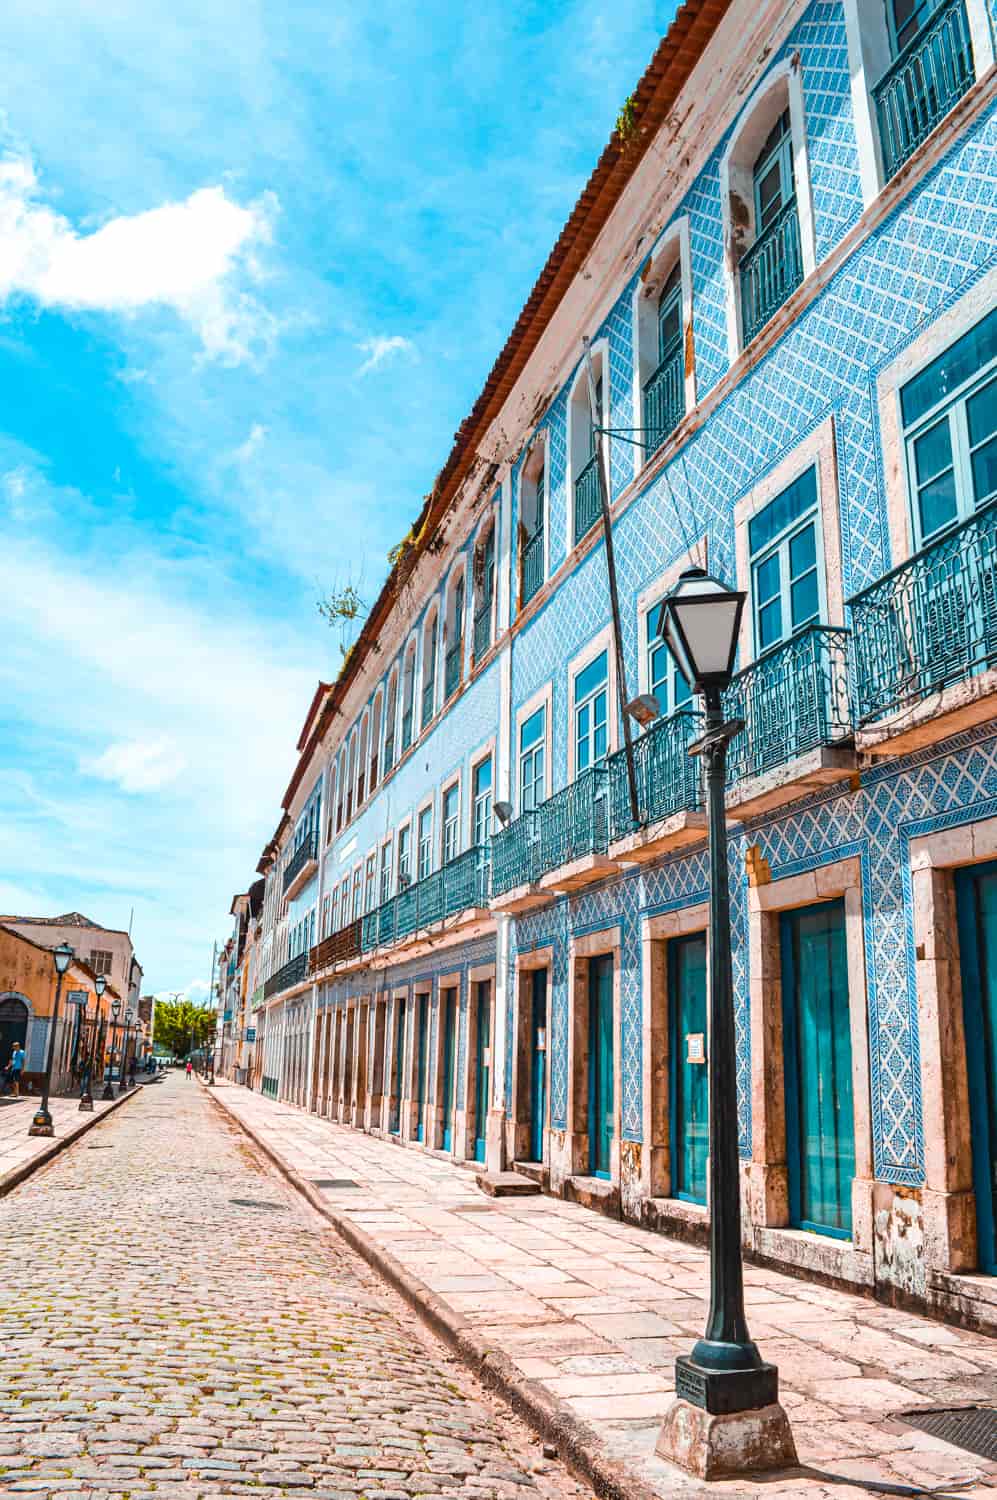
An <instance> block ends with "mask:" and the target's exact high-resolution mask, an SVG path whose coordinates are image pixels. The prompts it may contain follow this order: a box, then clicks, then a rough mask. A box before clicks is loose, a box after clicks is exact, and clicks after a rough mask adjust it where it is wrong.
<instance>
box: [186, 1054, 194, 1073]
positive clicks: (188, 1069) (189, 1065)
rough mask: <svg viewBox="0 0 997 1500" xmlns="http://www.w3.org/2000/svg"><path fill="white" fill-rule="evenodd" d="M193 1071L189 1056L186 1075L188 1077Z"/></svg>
mask: <svg viewBox="0 0 997 1500" xmlns="http://www.w3.org/2000/svg"><path fill="white" fill-rule="evenodd" d="M193 1071H194V1064H193V1063H192V1062H191V1060H190V1058H189V1057H188V1059H187V1077H188V1078H189V1077H190V1075H191V1074H192V1073H193Z"/></svg>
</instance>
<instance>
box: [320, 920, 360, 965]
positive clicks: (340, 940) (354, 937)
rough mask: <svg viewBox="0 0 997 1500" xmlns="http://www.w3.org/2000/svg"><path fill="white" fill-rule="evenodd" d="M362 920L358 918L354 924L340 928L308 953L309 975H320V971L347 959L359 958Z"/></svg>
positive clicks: (350, 923) (348, 923) (349, 923)
mask: <svg viewBox="0 0 997 1500" xmlns="http://www.w3.org/2000/svg"><path fill="white" fill-rule="evenodd" d="M360 937H361V919H360V918H359V917H357V918H356V919H355V920H354V921H352V922H347V924H346V926H345V927H340V928H339V929H338V931H336V932H333V933H331V934H330V935H329V937H327V938H323V939H322V941H321V942H320V943H316V944H315V947H314V948H311V949H309V953H308V972H309V974H316V973H318V971H319V969H327V968H328V967H329V966H330V964H337V963H345V962H346V960H347V959H351V958H357V957H359V954H360V951H361V949H360Z"/></svg>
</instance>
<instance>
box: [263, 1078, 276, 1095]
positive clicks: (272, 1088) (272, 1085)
mask: <svg viewBox="0 0 997 1500" xmlns="http://www.w3.org/2000/svg"><path fill="white" fill-rule="evenodd" d="M260 1093H261V1094H263V1095H265V1097H266V1098H267V1099H276V1097H277V1080H276V1078H268V1077H267V1076H266V1074H264V1076H263V1081H262V1083H261V1084H260Z"/></svg>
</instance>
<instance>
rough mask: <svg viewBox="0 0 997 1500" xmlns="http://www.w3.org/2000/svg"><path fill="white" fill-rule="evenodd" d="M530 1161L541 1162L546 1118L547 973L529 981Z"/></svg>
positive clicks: (536, 972) (537, 971)
mask: <svg viewBox="0 0 997 1500" xmlns="http://www.w3.org/2000/svg"><path fill="white" fill-rule="evenodd" d="M530 1012H531V1013H530V1161H543V1159H544V1123H545V1121H546V1118H547V970H546V969H534V971H533V974H532V975H531V981H530Z"/></svg>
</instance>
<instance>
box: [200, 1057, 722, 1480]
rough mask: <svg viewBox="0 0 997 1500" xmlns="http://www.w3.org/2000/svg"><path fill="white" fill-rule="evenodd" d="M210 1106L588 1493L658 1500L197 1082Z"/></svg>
mask: <svg viewBox="0 0 997 1500" xmlns="http://www.w3.org/2000/svg"><path fill="white" fill-rule="evenodd" d="M202 1087H203V1088H204V1089H205V1091H206V1092H207V1093H208V1095H209V1097H210V1099H211V1101H212V1103H213V1104H214V1105H215V1107H216V1108H217V1109H218V1110H220V1111H221V1112H222V1114H224V1115H225V1117H226V1118H227V1119H229V1120H231V1121H232V1122H233V1123H234V1124H236V1125H237V1126H238V1127H239V1129H240V1130H242V1131H243V1132H244V1133H245V1134H246V1135H247V1136H248V1137H249V1139H250V1140H251V1141H252V1142H253V1143H254V1144H255V1145H256V1146H257V1147H258V1148H259V1150H260V1151H262V1152H263V1154H264V1156H266V1157H267V1159H268V1160H269V1161H270V1162H272V1163H273V1165H274V1166H275V1167H276V1168H277V1170H278V1171H279V1172H280V1173H281V1175H282V1176H283V1177H285V1178H286V1179H287V1181H288V1182H289V1183H290V1185H291V1186H292V1187H293V1188H294V1189H295V1190H296V1191H297V1192H298V1193H300V1194H301V1196H302V1197H303V1198H305V1199H307V1201H308V1202H309V1203H310V1204H311V1206H312V1208H314V1209H315V1211H316V1212H317V1213H319V1214H321V1216H322V1218H323V1219H325V1220H326V1221H327V1222H328V1223H329V1224H331V1225H332V1227H333V1229H335V1230H336V1232H337V1234H339V1235H340V1236H341V1238H342V1239H344V1240H345V1241H346V1243H347V1244H348V1245H349V1247H350V1249H351V1250H354V1251H356V1253H357V1254H358V1255H359V1256H360V1257H361V1258H362V1259H363V1260H365V1261H366V1262H367V1264H368V1265H369V1266H372V1267H373V1268H374V1270H375V1271H377V1272H378V1273H379V1274H380V1275H381V1276H383V1278H384V1279H385V1281H387V1282H388V1284H389V1285H390V1286H392V1287H394V1289H395V1291H397V1292H399V1293H400V1294H401V1296H402V1297H404V1298H405V1301H406V1302H407V1303H408V1304H409V1306H410V1307H412V1308H414V1310H415V1311H416V1312H417V1313H418V1314H419V1315H420V1316H421V1317H422V1318H423V1319H424V1320H425V1321H426V1322H427V1323H428V1324H429V1326H430V1328H431V1329H432V1330H433V1331H434V1333H436V1334H437V1335H438V1336H439V1337H440V1338H442V1339H443V1340H444V1342H445V1343H447V1344H449V1345H450V1347H451V1348H452V1349H453V1350H454V1351H455V1352H456V1354H457V1355H458V1356H459V1357H460V1359H462V1360H463V1362H464V1363H465V1364H466V1365H468V1366H469V1367H470V1369H471V1370H472V1371H473V1372H474V1374H475V1375H476V1376H477V1377H478V1379H479V1380H480V1381H481V1382H482V1384H484V1385H486V1386H488V1387H489V1388H490V1389H492V1390H494V1391H497V1392H498V1393H499V1394H500V1395H501V1396H503V1397H504V1398H505V1400H506V1401H507V1402H508V1403H509V1405H510V1406H511V1407H512V1408H513V1410H514V1411H515V1412H516V1413H517V1415H519V1416H520V1417H522V1418H523V1419H524V1420H525V1421H526V1422H528V1423H529V1425H530V1426H531V1427H532V1428H533V1430H534V1431H535V1432H536V1433H537V1434H538V1436H539V1437H540V1438H542V1439H543V1441H544V1442H549V1443H553V1444H554V1446H555V1447H556V1448H557V1450H558V1456H559V1457H560V1458H561V1459H562V1460H563V1461H564V1462H565V1463H566V1464H567V1465H568V1466H569V1467H570V1468H572V1469H574V1470H575V1472H576V1473H577V1474H579V1475H581V1476H582V1477H584V1479H585V1480H587V1481H588V1483H590V1484H591V1485H592V1486H593V1488H594V1489H595V1491H596V1494H598V1495H601V1496H603V1497H604V1500H661V1496H660V1494H659V1493H656V1492H655V1491H654V1490H651V1489H649V1488H648V1487H647V1486H646V1485H645V1484H643V1483H642V1482H641V1480H639V1479H638V1478H637V1477H636V1475H634V1474H632V1473H631V1472H630V1471H629V1470H628V1469H626V1468H625V1467H624V1465H623V1464H622V1463H621V1462H620V1461H618V1460H611V1459H610V1458H608V1457H607V1455H606V1453H605V1451H604V1449H603V1446H602V1444H601V1442H600V1441H599V1439H598V1437H597V1436H596V1434H595V1433H594V1432H593V1430H592V1428H591V1427H589V1425H588V1423H586V1422H583V1421H582V1420H581V1419H580V1418H579V1417H576V1416H575V1414H574V1412H573V1411H571V1409H570V1408H569V1407H567V1406H566V1405H565V1404H564V1402H562V1401H560V1400H559V1399H558V1398H557V1397H556V1396H554V1395H552V1394H551V1392H550V1391H548V1390H547V1389H545V1387H544V1386H543V1385H542V1383H541V1382H540V1381H536V1380H527V1379H526V1377H525V1376H523V1375H521V1374H520V1372H519V1371H518V1370H517V1369H516V1366H515V1365H514V1364H513V1362H512V1360H511V1359H510V1358H509V1356H508V1355H507V1354H503V1353H502V1352H501V1350H499V1349H493V1348H491V1347H490V1345H489V1344H488V1343H487V1341H486V1340H485V1339H484V1338H482V1336H481V1335H480V1334H479V1333H478V1332H477V1331H476V1330H475V1329H474V1328H473V1327H472V1325H470V1324H469V1323H468V1322H467V1321H466V1319H464V1318H463V1317H461V1315H460V1313H458V1312H455V1311H454V1309H453V1308H452V1307H449V1306H448V1305H447V1303H445V1302H444V1301H443V1299H442V1298H440V1297H438V1296H437V1295H436V1293H435V1292H432V1291H431V1290H430V1289H429V1287H427V1286H426V1284H425V1283H424V1282H422V1281H420V1280H419V1279H418V1277H416V1276H413V1275H412V1274H411V1272H410V1271H407V1270H406V1269H405V1267H404V1266H403V1265H402V1264H401V1263H400V1262H399V1261H397V1260H396V1259H395V1257H394V1256H393V1255H391V1254H390V1252H389V1251H387V1250H385V1249H383V1248H382V1247H381V1246H380V1245H379V1244H378V1243H377V1242H376V1240H374V1239H373V1238H372V1237H371V1236H370V1235H369V1234H367V1233H366V1232H365V1231H364V1230H363V1229H359V1228H358V1227H357V1225H355V1224H352V1223H350V1221H349V1219H347V1218H345V1217H344V1216H343V1215H341V1214H338V1213H337V1212H336V1211H335V1209H333V1208H332V1207H331V1206H330V1205H329V1204H328V1203H327V1202H326V1201H325V1200H324V1199H323V1198H322V1196H321V1194H320V1193H318V1192H317V1191H316V1190H315V1188H313V1187H312V1185H311V1183H310V1182H308V1180H307V1179H306V1178H304V1177H302V1175H301V1173H300V1172H299V1171H298V1170H297V1168H295V1167H293V1166H292V1165H291V1163H290V1162H289V1161H286V1160H285V1158H284V1157H283V1156H281V1155H280V1153H279V1152H278V1151H276V1150H275V1149H274V1147H273V1146H271V1145H270V1144H269V1142H268V1141H266V1140H264V1139H263V1137H262V1136H261V1135H259V1134H258V1132H257V1131H256V1130H254V1128H253V1127H252V1126H251V1125H249V1124H247V1123H246V1121H245V1120H243V1119H242V1118H241V1117H240V1116H239V1115H238V1114H237V1113H236V1111H235V1110H234V1109H230V1108H229V1106H228V1105H227V1104H226V1103H225V1101H224V1099H223V1098H221V1097H220V1096H219V1095H218V1094H217V1093H215V1092H213V1091H212V1090H211V1089H210V1088H209V1087H208V1085H206V1084H202ZM681 1493H682V1492H681V1491H676V1496H675V1500H680V1496H681ZM685 1493H686V1495H687V1496H689V1497H692V1496H693V1495H697V1496H698V1495H701V1494H702V1490H701V1489H699V1488H696V1489H693V1488H690V1489H688V1490H687V1491H686V1492H685Z"/></svg>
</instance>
